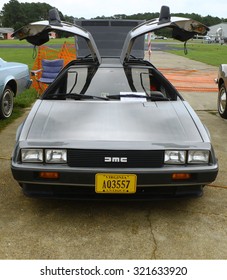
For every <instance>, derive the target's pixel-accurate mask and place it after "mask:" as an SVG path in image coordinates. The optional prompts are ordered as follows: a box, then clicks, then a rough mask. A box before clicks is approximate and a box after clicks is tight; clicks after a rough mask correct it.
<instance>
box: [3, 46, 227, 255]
mask: <svg viewBox="0 0 227 280" xmlns="http://www.w3.org/2000/svg"><path fill="white" fill-rule="evenodd" d="M151 60H152V62H153V63H154V64H155V65H156V66H158V67H160V68H163V67H167V66H168V67H172V68H182V69H200V70H201V71H204V75H206V73H207V71H214V70H215V71H216V70H217V68H213V67H210V66H208V65H206V64H203V63H199V62H195V61H192V60H189V59H188V58H187V57H179V56H175V55H172V54H167V53H164V52H160V51H153V52H152V54H151ZM214 78H215V77H214ZM182 95H183V96H184V98H185V99H186V100H188V101H189V103H190V104H191V105H192V107H193V108H194V109H195V110H196V112H197V113H198V115H199V117H200V118H201V120H202V121H203V122H204V124H205V125H206V126H207V127H208V129H209V131H210V133H211V137H212V141H213V145H214V148H215V152H216V155H217V157H218V160H219V165H220V171H219V174H218V177H217V179H216V181H215V182H213V183H212V184H211V185H209V186H206V187H205V191H204V195H203V196H202V197H200V198H197V199H183V200H171V201H168V200H165V201H153V202H146V203H144V202H86V201H85V202H77V201H64V200H42V199H31V198H27V197H25V196H24V195H23V194H22V192H21V190H20V187H19V186H18V185H17V183H16V182H15V181H14V179H13V178H12V175H11V171H10V157H11V153H12V150H13V146H14V142H15V135H16V129H17V127H18V125H19V124H20V123H21V122H22V121H23V119H24V118H25V116H26V114H27V112H26V113H25V115H24V116H23V117H21V118H19V119H18V120H16V121H14V123H12V124H11V125H9V126H8V127H7V128H6V129H4V130H3V131H2V132H1V133H0V147H1V150H0V259H226V257H227V173H226V172H225V169H226V161H227V148H226V142H227V129H226V128H227V121H226V120H223V119H221V118H220V117H219V116H218V114H217V106H216V103H217V92H199V93H196V92H182Z"/></svg>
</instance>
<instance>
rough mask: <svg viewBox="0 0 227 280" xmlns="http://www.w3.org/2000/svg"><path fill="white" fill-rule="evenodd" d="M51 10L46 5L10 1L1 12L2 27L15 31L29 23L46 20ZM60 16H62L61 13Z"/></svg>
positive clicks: (15, 0)
mask: <svg viewBox="0 0 227 280" xmlns="http://www.w3.org/2000/svg"><path fill="white" fill-rule="evenodd" d="M51 8H52V6H50V5H49V4H46V3H27V2H26V3H19V2H18V1H17V0H10V1H9V2H8V3H7V4H4V6H3V8H2V11H1V14H2V25H3V26H5V27H12V28H14V30H16V29H19V28H20V27H22V26H24V25H26V24H28V23H30V22H34V21H39V20H44V19H48V12H49V10H50V9H51ZM60 15H61V16H62V14H61V13H60Z"/></svg>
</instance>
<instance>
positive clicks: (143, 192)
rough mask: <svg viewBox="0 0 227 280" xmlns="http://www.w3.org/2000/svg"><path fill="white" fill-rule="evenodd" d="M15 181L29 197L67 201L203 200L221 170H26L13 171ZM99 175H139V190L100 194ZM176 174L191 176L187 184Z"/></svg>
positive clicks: (215, 168) (31, 168) (18, 166)
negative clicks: (44, 175) (41, 174)
mask: <svg viewBox="0 0 227 280" xmlns="http://www.w3.org/2000/svg"><path fill="white" fill-rule="evenodd" d="M11 169H12V173H13V176H14V178H15V180H17V181H18V183H19V184H20V185H21V186H22V187H23V191H24V193H25V194H26V195H28V196H35V197H56V198H67V199H72V198H73V199H85V200H89V199H102V200H106V199H108V200H109V199H110V200H115V199H123V200H151V199H160V198H169V197H184V196H200V195H201V194H202V189H203V186H205V185H207V184H210V183H211V182H213V181H214V180H215V178H216V176H217V173H218V166H217V165H212V166H206V167H202V168H201V167H198V166H194V167H193V168H190V169H188V168H187V169H186V168H183V167H178V168H176V167H175V168H174V167H170V168H153V169H146V168H144V169H124V170H122V169H120V170H119V169H101V170H100V169H79V168H69V167H63V166H60V167H56V166H55V168H53V166H52V167H51V166H48V167H47V166H45V168H38V167H37V166H32V167H31V166H29V167H28V166H26V167H24V165H23V166H22V165H21V164H16V165H12V167H11ZM42 171H45V172H46V171H49V172H59V175H60V176H59V178H58V179H40V178H39V172H42ZM97 173H113V174H115V173H118V174H119V173H122V174H136V176H137V188H136V193H134V194H97V193H96V192H95V175H96V174H97ZM173 173H189V174H191V178H190V179H187V180H173V179H172V174H173Z"/></svg>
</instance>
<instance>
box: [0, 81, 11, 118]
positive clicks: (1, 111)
mask: <svg viewBox="0 0 227 280" xmlns="http://www.w3.org/2000/svg"><path fill="white" fill-rule="evenodd" d="M13 98H14V92H13V91H12V89H11V87H9V86H6V87H5V89H4V91H3V94H2V97H1V99H0V119H7V118H9V117H10V116H11V115H12V112H13Z"/></svg>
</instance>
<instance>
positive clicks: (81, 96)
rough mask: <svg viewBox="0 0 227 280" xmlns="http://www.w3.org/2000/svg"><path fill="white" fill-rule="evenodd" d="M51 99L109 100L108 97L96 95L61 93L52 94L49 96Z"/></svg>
mask: <svg viewBox="0 0 227 280" xmlns="http://www.w3.org/2000/svg"><path fill="white" fill-rule="evenodd" d="M49 98H50V99H60V100H65V99H67V98H70V99H74V100H85V99H87V100H95V99H98V100H109V98H107V97H101V96H95V95H87V94H79V93H66V94H65V93H60V94H58V93H57V94H52V95H50V96H49Z"/></svg>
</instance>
